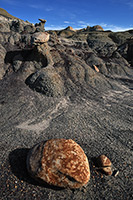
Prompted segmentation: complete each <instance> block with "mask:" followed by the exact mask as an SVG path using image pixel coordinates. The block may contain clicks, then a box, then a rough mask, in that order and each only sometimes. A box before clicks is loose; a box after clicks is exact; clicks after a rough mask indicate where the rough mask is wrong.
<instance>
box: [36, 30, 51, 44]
mask: <svg viewBox="0 0 133 200" xmlns="http://www.w3.org/2000/svg"><path fill="white" fill-rule="evenodd" d="M32 40H33V41H32V43H33V44H37V45H38V44H43V43H45V42H48V40H49V34H48V33H47V32H36V33H34V34H33V36H32Z"/></svg>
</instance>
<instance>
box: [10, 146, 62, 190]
mask: <svg viewBox="0 0 133 200" xmlns="http://www.w3.org/2000/svg"><path fill="white" fill-rule="evenodd" d="M29 150H30V149H28V148H22V149H15V150H14V151H12V152H11V153H10V154H9V163H10V166H11V171H12V173H13V174H14V175H15V176H16V177H17V178H18V179H19V180H23V181H25V182H27V183H29V184H32V185H35V186H40V187H44V188H49V189H53V190H63V188H59V187H55V186H51V185H48V184H47V183H39V182H38V181H36V180H34V179H33V178H32V177H30V175H29V173H28V171H27V167H26V159H27V154H28V152H29Z"/></svg>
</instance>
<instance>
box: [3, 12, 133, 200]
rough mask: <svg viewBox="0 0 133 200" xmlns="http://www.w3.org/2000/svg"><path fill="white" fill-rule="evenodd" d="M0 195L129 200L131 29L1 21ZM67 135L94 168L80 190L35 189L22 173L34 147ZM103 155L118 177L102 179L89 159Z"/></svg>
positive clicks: (132, 114)
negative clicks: (40, 38)
mask: <svg viewBox="0 0 133 200" xmlns="http://www.w3.org/2000/svg"><path fill="white" fill-rule="evenodd" d="M0 20H1V21H0V79H1V80H0V110H1V115H0V124H1V129H0V141H1V145H0V162H1V169H0V170H1V179H0V188H1V191H0V192H1V193H0V198H1V199H50V200H54V199H78V200H79V199H83V200H87V199H92V200H93V199H112V200H114V199H132V161H133V160H132V158H133V157H132V146H131V145H132V138H133V136H132V133H133V126H132V124H133V123H132V121H133V109H132V108H133V104H132V99H133V92H132V89H133V86H132V80H133V70H132V67H133V60H132V58H133V42H132V34H133V32H132V31H126V32H121V33H113V32H110V31H107V32H106V31H103V30H102V29H100V30H99V29H98V28H99V27H97V26H96V27H93V28H89V27H88V28H86V29H82V30H78V31H75V30H73V29H71V28H70V27H69V28H67V29H65V30H61V31H49V34H50V39H49V41H48V43H44V44H41V45H39V46H34V45H32V40H33V34H34V33H35V32H38V31H39V32H44V29H43V28H42V24H38V25H36V26H34V25H32V24H30V23H29V22H24V21H22V20H18V19H12V18H7V17H6V18H5V17H3V16H0ZM51 138H71V139H73V140H75V141H76V142H77V143H78V144H80V145H81V147H82V148H83V149H84V151H85V153H86V155H87V157H88V159H89V163H90V167H91V179H90V181H89V184H88V186H87V187H86V189H85V191H83V190H81V191H80V190H75V191H72V190H67V189H64V190H61V189H60V188H54V187H50V186H48V185H47V184H46V185H40V184H38V183H37V182H35V181H34V180H33V179H31V178H30V176H29V175H28V173H27V170H26V156H27V153H28V151H29V148H31V147H32V146H33V145H34V144H36V143H38V142H40V141H42V140H48V139H51ZM100 154H105V155H107V156H108V157H109V158H110V160H111V161H112V163H113V165H114V166H115V167H116V169H117V170H119V174H118V176H116V177H115V176H111V177H108V176H105V175H104V176H102V175H101V174H100V173H96V171H95V170H94V168H93V162H92V161H93V157H97V156H99V155H100Z"/></svg>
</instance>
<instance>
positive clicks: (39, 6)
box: [28, 4, 42, 9]
mask: <svg viewBox="0 0 133 200" xmlns="http://www.w3.org/2000/svg"><path fill="white" fill-rule="evenodd" d="M28 6H29V7H31V8H35V9H42V6H41V5H38V4H32V5H28Z"/></svg>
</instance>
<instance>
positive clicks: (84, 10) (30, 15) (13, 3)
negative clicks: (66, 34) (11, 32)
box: [0, 0, 133, 31]
mask: <svg viewBox="0 0 133 200" xmlns="http://www.w3.org/2000/svg"><path fill="white" fill-rule="evenodd" d="M0 7H1V8H4V9H6V10H7V11H8V12H9V13H10V14H12V15H14V16H16V17H18V18H20V19H23V20H28V21H29V22H31V23H37V22H38V18H43V19H46V20H47V23H46V25H45V28H46V29H52V30H53V29H62V28H65V27H67V26H72V27H73V28H75V29H80V28H85V27H86V26H94V25H97V24H98V25H101V26H102V27H103V28H104V29H105V30H112V31H124V30H127V29H133V0H70V1H69V0H38V1H37V0H0Z"/></svg>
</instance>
